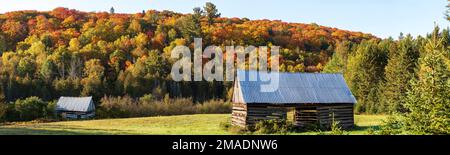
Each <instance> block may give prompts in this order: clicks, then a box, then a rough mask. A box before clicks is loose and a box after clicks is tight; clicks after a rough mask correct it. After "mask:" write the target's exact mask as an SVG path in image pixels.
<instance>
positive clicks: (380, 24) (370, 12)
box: [0, 0, 450, 38]
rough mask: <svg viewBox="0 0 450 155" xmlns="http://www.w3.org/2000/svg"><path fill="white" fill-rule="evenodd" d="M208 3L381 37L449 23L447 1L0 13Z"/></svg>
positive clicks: (70, 2)
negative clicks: (445, 17)
mask: <svg viewBox="0 0 450 155" xmlns="http://www.w3.org/2000/svg"><path fill="white" fill-rule="evenodd" d="M207 1H210V2H213V3H214V4H216V5H217V8H218V9H219V11H220V12H221V13H222V16H224V17H247V18H249V19H272V20H275V19H279V20H283V21H287V22H301V23H317V24H320V25H324V26H331V27H337V28H341V29H346V30H352V31H361V32H365V33H372V34H374V35H376V36H378V37H382V38H386V37H389V36H392V37H394V38H397V36H398V35H399V34H400V32H403V33H405V34H407V33H410V34H412V35H413V36H417V35H425V34H427V33H428V32H431V30H432V29H433V26H434V25H435V23H436V24H437V25H439V26H440V27H449V25H450V22H448V21H446V20H445V19H444V12H445V10H446V7H445V6H446V5H447V1H446V0H77V1H76V0H17V1H15V0H14V1H13V0H0V4H1V5H0V13H4V12H8V11H13V10H41V11H44V10H52V9H53V8H55V7H58V6H62V7H68V8H71V9H77V10H82V11H108V10H109V8H111V7H114V8H115V10H116V12H121V13H136V12H141V11H142V10H148V9H155V10H171V11H175V12H181V13H189V12H191V11H192V8H194V7H197V6H203V5H204V3H205V2H207Z"/></svg>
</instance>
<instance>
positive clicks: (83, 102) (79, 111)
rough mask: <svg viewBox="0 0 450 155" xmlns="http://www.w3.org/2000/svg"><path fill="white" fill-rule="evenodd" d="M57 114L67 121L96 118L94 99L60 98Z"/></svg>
mask: <svg viewBox="0 0 450 155" xmlns="http://www.w3.org/2000/svg"><path fill="white" fill-rule="evenodd" d="M55 111H56V114H57V115H58V116H61V117H62V118H65V119H87V118H92V117H94V116H95V105H94V102H93V100H92V97H60V98H59V100H58V102H57V103H56V109H55Z"/></svg>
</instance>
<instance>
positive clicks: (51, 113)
mask: <svg viewBox="0 0 450 155" xmlns="http://www.w3.org/2000/svg"><path fill="white" fill-rule="evenodd" d="M56 103H57V102H56V101H51V102H49V103H48V104H47V107H46V108H47V109H46V115H45V116H46V117H47V118H56V111H55V109H56Z"/></svg>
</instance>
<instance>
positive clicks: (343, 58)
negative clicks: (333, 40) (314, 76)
mask: <svg viewBox="0 0 450 155" xmlns="http://www.w3.org/2000/svg"><path fill="white" fill-rule="evenodd" d="M351 47H352V44H351V42H349V41H344V42H341V43H338V44H337V45H336V49H335V52H334V54H333V56H332V57H331V60H330V61H329V62H328V63H327V64H326V65H325V67H324V69H323V72H325V73H344V71H345V68H346V65H347V57H348V54H349V52H350V51H351Z"/></svg>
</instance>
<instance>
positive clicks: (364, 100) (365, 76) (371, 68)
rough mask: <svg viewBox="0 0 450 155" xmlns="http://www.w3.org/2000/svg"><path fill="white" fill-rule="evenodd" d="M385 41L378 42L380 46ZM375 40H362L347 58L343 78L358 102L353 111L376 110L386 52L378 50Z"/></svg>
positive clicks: (384, 44)
mask: <svg viewBox="0 0 450 155" xmlns="http://www.w3.org/2000/svg"><path fill="white" fill-rule="evenodd" d="M387 45H388V44H387V43H383V42H382V43H380V46H381V47H384V46H387ZM380 49H381V48H379V47H378V44H377V42H376V41H374V40H371V41H364V42H362V43H361V44H360V45H359V46H358V47H357V50H356V51H355V53H353V54H352V55H351V56H350V57H349V60H348V64H347V70H346V72H345V73H344V76H345V79H346V81H347V83H348V85H349V87H350V89H351V91H352V93H353V95H355V97H356V99H357V101H358V103H357V104H356V109H355V111H356V112H357V113H360V112H368V113H374V112H376V111H377V108H376V107H377V106H378V105H375V104H378V101H377V93H376V92H377V89H378V85H379V82H380V81H381V80H382V77H383V70H384V66H385V64H386V59H387V52H386V51H384V50H382V49H381V50H380Z"/></svg>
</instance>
